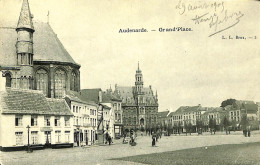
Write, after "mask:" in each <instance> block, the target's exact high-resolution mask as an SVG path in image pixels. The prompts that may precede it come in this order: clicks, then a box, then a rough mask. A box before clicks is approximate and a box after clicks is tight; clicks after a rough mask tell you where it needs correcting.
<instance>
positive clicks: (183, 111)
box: [168, 105, 213, 117]
mask: <svg viewBox="0 0 260 165" xmlns="http://www.w3.org/2000/svg"><path fill="white" fill-rule="evenodd" d="M209 110H213V107H201V106H200V105H198V106H180V107H179V108H178V109H177V110H176V111H175V112H171V113H170V114H169V115H168V116H169V117H172V116H173V115H181V114H186V113H192V112H199V111H206V112H207V111H209Z"/></svg>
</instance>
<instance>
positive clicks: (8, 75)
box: [5, 73, 12, 87]
mask: <svg viewBox="0 0 260 165" xmlns="http://www.w3.org/2000/svg"><path fill="white" fill-rule="evenodd" d="M5 78H6V83H5V86H6V87H11V81H12V79H11V75H10V74H9V73H6V74H5Z"/></svg>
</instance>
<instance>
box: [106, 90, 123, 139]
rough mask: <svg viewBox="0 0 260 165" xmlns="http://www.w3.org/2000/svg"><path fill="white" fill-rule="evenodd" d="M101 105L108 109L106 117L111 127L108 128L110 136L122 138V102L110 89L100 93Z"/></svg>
mask: <svg viewBox="0 0 260 165" xmlns="http://www.w3.org/2000/svg"><path fill="white" fill-rule="evenodd" d="M102 104H103V105H106V106H108V107H109V108H110V112H109V116H108V117H109V120H110V126H111V128H110V127H109V130H110V134H111V136H112V137H113V138H115V137H117V138H119V137H120V136H122V130H123V111H122V100H121V99H120V98H119V97H117V96H116V95H115V94H114V93H113V92H112V89H111V87H110V89H109V90H107V91H106V92H103V93H102ZM104 119H105V117H104ZM107 119H108V118H107Z"/></svg>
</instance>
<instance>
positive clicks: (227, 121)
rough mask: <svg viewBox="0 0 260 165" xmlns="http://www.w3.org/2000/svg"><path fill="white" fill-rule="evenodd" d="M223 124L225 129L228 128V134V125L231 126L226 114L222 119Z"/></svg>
mask: <svg viewBox="0 0 260 165" xmlns="http://www.w3.org/2000/svg"><path fill="white" fill-rule="evenodd" d="M222 125H223V127H224V129H225V130H226V134H228V127H229V126H230V122H229V120H228V118H227V116H224V118H223V120H222Z"/></svg>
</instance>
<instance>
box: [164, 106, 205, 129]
mask: <svg viewBox="0 0 260 165" xmlns="http://www.w3.org/2000/svg"><path fill="white" fill-rule="evenodd" d="M208 109H209V108H207V107H202V106H201V105H200V104H199V105H198V106H181V107H179V108H178V109H177V110H176V111H175V112H171V113H170V114H169V115H168V125H170V126H172V127H178V128H180V129H181V131H182V132H183V131H184V132H185V131H186V130H185V124H189V123H190V124H191V125H192V126H193V129H194V130H195V129H196V124H197V121H202V115H203V114H204V113H205V112H206V111H207V110H208Z"/></svg>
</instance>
